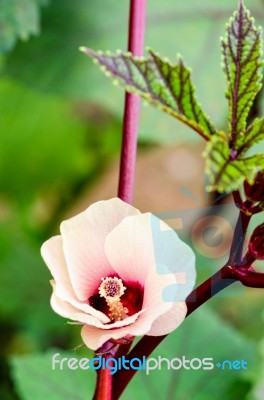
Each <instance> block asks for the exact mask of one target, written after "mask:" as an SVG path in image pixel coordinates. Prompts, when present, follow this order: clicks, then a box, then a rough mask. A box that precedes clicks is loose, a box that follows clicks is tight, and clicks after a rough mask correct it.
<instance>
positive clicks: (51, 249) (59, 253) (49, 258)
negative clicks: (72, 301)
mask: <svg viewBox="0 0 264 400" xmlns="http://www.w3.org/2000/svg"><path fill="white" fill-rule="evenodd" d="M40 251H41V255H42V257H43V259H44V261H45V263H46V264H47V266H48V268H49V270H50V272H51V274H52V276H53V278H54V280H55V281H56V286H57V289H56V290H57V294H58V295H59V296H62V298H65V299H67V297H72V296H74V292H73V288H72V284H71V281H70V278H69V273H68V269H67V265H66V262H65V258H64V254H63V248H62V239H61V236H54V237H52V238H51V239H49V240H47V241H46V242H45V243H44V244H43V245H42V247H41V250H40ZM74 297H75V296H74Z"/></svg>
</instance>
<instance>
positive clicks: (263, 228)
mask: <svg viewBox="0 0 264 400" xmlns="http://www.w3.org/2000/svg"><path fill="white" fill-rule="evenodd" d="M248 250H249V253H250V254H251V255H252V257H254V259H255V260H264V224H261V225H259V226H258V227H257V228H256V229H255V230H254V232H253V233H252V235H251V238H250V241H249V244H248Z"/></svg>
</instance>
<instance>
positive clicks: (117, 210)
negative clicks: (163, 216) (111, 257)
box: [61, 198, 139, 301]
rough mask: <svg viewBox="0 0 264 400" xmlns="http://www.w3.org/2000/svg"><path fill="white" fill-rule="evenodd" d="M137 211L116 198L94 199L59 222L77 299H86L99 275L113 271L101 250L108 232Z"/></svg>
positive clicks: (98, 282)
mask: <svg viewBox="0 0 264 400" xmlns="http://www.w3.org/2000/svg"><path fill="white" fill-rule="evenodd" d="M138 213H139V211H138V210H137V209H136V208H134V207H132V206H130V205H128V204H126V203H125V202H123V201H121V200H120V199H117V198H115V199H110V200H106V201H100V202H97V203H95V204H93V205H91V206H90V207H89V208H88V209H87V210H86V211H84V212H82V213H81V214H79V215H77V216H76V217H73V218H71V219H69V220H67V221H64V222H63V223H62V224H61V233H62V238H63V249H64V254H65V258H66V262H67V266H68V271H69V275H70V280H71V283H72V286H73V288H74V290H75V292H76V295H77V297H78V298H79V299H80V300H83V301H84V300H87V298H88V297H90V296H91V295H92V294H94V293H93V292H94V290H95V288H96V287H97V285H98V286H99V285H100V279H101V278H102V277H106V276H108V275H110V274H111V273H113V269H112V267H111V265H110V264H109V262H108V260H107V258H106V257H105V254H104V242H105V238H106V236H107V234H108V233H109V232H110V231H111V230H112V229H113V228H114V227H115V226H116V225H118V224H119V223H120V222H121V221H122V219H123V218H125V217H126V216H129V215H135V214H138Z"/></svg>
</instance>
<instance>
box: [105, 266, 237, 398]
mask: <svg viewBox="0 0 264 400" xmlns="http://www.w3.org/2000/svg"><path fill="white" fill-rule="evenodd" d="M231 276H232V270H231V269H230V268H229V267H227V266H225V267H223V268H222V269H221V270H220V271H218V272H217V273H216V274H215V275H213V276H212V277H210V278H209V279H207V280H206V281H205V282H204V283H202V284H201V285H200V286H198V288H196V289H195V290H194V291H193V292H192V293H191V294H190V295H189V297H188V298H187V300H186V304H187V308H188V312H187V316H189V315H190V314H191V313H192V312H194V311H195V310H196V309H197V308H199V307H200V306H201V305H202V304H204V303H205V302H206V301H207V300H209V299H210V298H211V297H213V296H215V295H216V294H217V293H219V292H220V291H221V290H223V289H224V288H226V287H227V286H229V285H231V284H232V283H233V282H235V279H234V278H232V277H231ZM166 337H167V335H165V336H147V335H145V336H143V338H142V339H141V340H140V341H139V342H138V343H137V344H136V346H135V347H134V348H133V349H132V350H131V352H130V353H129V354H128V356H127V357H126V360H131V359H132V358H134V357H137V358H142V356H146V357H148V356H149V355H150V354H151V353H152V351H153V350H155V348H156V347H157V346H158V345H159V344H160V343H161V342H162V341H163V340H164V339H165V338H166ZM135 373H136V371H135V370H132V369H129V370H122V371H118V372H117V374H116V375H115V378H114V381H113V400H117V399H118V398H119V396H120V395H121V394H122V392H123V390H124V389H125V388H126V386H127V385H128V383H129V382H130V380H131V379H132V378H133V376H134V375H135Z"/></svg>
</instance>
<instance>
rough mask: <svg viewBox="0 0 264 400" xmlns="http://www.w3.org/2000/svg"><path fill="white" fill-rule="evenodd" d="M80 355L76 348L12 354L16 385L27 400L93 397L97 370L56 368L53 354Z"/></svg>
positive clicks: (79, 399)
mask: <svg viewBox="0 0 264 400" xmlns="http://www.w3.org/2000/svg"><path fill="white" fill-rule="evenodd" d="M56 353H60V357H61V358H63V357H67V358H71V357H74V358H80V357H79V356H78V354H76V353H75V352H72V353H71V352H64V351H61V350H58V351H57V350H54V351H53V352H51V351H50V352H48V353H46V354H31V355H27V356H22V357H18V356H17V357H12V358H11V365H12V371H13V379H14V381H15V385H16V389H17V391H18V393H19V394H20V396H21V399H23V400H32V399H34V400H47V399H49V400H66V399H74V400H83V399H90V398H92V394H93V390H94V387H95V373H94V372H93V371H90V370H89V371H85V370H82V369H78V370H71V369H69V368H67V367H64V368H63V369H62V370H60V369H59V368H55V369H52V356H53V355H54V354H56Z"/></svg>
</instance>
